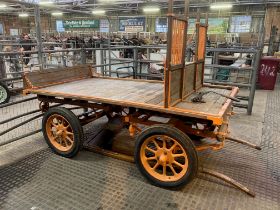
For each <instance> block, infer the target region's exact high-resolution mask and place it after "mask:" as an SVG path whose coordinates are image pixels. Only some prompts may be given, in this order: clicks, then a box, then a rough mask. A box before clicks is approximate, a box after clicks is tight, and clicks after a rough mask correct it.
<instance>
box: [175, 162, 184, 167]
mask: <svg viewBox="0 0 280 210" xmlns="http://www.w3.org/2000/svg"><path fill="white" fill-rule="evenodd" d="M173 163H174V164H176V165H177V166H179V167H181V168H184V165H182V164H181V163H178V162H177V161H176V160H174V161H173Z"/></svg>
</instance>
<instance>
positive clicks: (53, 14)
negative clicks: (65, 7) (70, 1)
mask: <svg viewBox="0 0 280 210" xmlns="http://www.w3.org/2000/svg"><path fill="white" fill-rule="evenodd" d="M61 15H63V13H62V12H52V16H61Z"/></svg>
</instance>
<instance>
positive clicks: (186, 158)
mask: <svg viewBox="0 0 280 210" xmlns="http://www.w3.org/2000/svg"><path fill="white" fill-rule="evenodd" d="M135 161H136V165H137V167H138V168H139V170H140V171H141V173H142V174H143V175H144V176H145V177H146V178H147V179H148V180H149V181H151V182H152V183H153V184H155V185H157V186H160V187H167V188H177V187H180V186H183V185H185V184H187V183H189V182H190V181H191V180H192V179H193V178H194V177H195V176H196V174H197V171H198V157H197V152H196V150H195V147H194V145H193V143H192V141H191V140H190V138H188V136H187V135H186V134H184V133H183V132H182V131H180V130H179V129H177V128H174V127H171V126H166V125H156V126H151V127H149V128H147V129H146V130H144V131H143V132H142V133H141V134H140V135H139V136H138V137H137V140H136V147H135Z"/></svg>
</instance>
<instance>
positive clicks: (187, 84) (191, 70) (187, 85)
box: [183, 63, 195, 98]
mask: <svg viewBox="0 0 280 210" xmlns="http://www.w3.org/2000/svg"><path fill="white" fill-rule="evenodd" d="M194 74H195V63H192V64H190V65H186V67H185V74H184V89H183V98H184V97H186V96H187V95H189V94H191V93H192V92H193V90H194V83H195V81H194V79H195V76H194Z"/></svg>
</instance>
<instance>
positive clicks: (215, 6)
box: [210, 3, 232, 9]
mask: <svg viewBox="0 0 280 210" xmlns="http://www.w3.org/2000/svg"><path fill="white" fill-rule="evenodd" d="M231 8H232V4H230V3H215V4H212V5H211V6H210V9H231Z"/></svg>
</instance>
